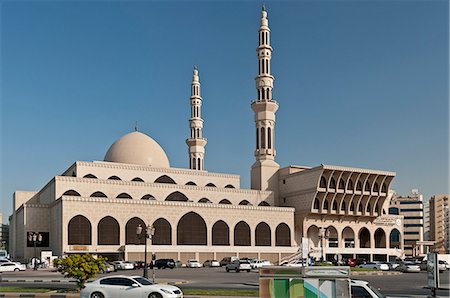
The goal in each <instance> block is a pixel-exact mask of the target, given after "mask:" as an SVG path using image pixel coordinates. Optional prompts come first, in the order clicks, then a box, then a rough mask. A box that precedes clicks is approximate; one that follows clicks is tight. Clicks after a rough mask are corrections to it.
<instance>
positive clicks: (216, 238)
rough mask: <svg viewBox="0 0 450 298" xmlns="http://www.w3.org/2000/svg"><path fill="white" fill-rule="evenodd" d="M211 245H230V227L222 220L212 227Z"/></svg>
mask: <svg viewBox="0 0 450 298" xmlns="http://www.w3.org/2000/svg"><path fill="white" fill-rule="evenodd" d="M212 245H230V228H229V227H228V225H227V224H226V223H225V222H224V221H223V220H218V221H216V223H215V224H214V225H213V227H212Z"/></svg>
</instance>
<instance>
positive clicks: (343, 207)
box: [341, 201, 347, 211]
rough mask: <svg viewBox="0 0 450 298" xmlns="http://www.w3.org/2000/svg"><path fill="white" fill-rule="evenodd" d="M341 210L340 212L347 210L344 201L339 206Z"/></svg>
mask: <svg viewBox="0 0 450 298" xmlns="http://www.w3.org/2000/svg"><path fill="white" fill-rule="evenodd" d="M341 210H342V211H345V210H347V205H346V204H345V201H343V202H342V204H341Z"/></svg>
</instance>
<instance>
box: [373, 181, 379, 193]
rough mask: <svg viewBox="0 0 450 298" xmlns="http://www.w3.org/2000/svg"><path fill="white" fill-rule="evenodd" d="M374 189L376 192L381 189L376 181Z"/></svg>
mask: <svg viewBox="0 0 450 298" xmlns="http://www.w3.org/2000/svg"><path fill="white" fill-rule="evenodd" d="M373 191H374V192H378V191H379V189H378V183H376V182H375V184H374V185H373Z"/></svg>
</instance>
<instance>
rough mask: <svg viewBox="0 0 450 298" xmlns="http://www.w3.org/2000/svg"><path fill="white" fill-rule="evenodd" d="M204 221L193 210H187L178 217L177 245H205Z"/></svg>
mask: <svg viewBox="0 0 450 298" xmlns="http://www.w3.org/2000/svg"><path fill="white" fill-rule="evenodd" d="M206 243H207V242H206V223H205V221H204V220H203V218H202V217H201V216H200V215H198V214H197V213H195V212H189V213H187V214H185V215H183V217H182V218H181V219H180V221H179V222H178V226H177V244H178V245H206Z"/></svg>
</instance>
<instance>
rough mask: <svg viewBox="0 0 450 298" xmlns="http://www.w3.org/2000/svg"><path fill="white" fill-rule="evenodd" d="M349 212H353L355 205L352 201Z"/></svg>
mask: <svg viewBox="0 0 450 298" xmlns="http://www.w3.org/2000/svg"><path fill="white" fill-rule="evenodd" d="M350 211H355V203H354V202H353V201H352V202H351V203H350Z"/></svg>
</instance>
